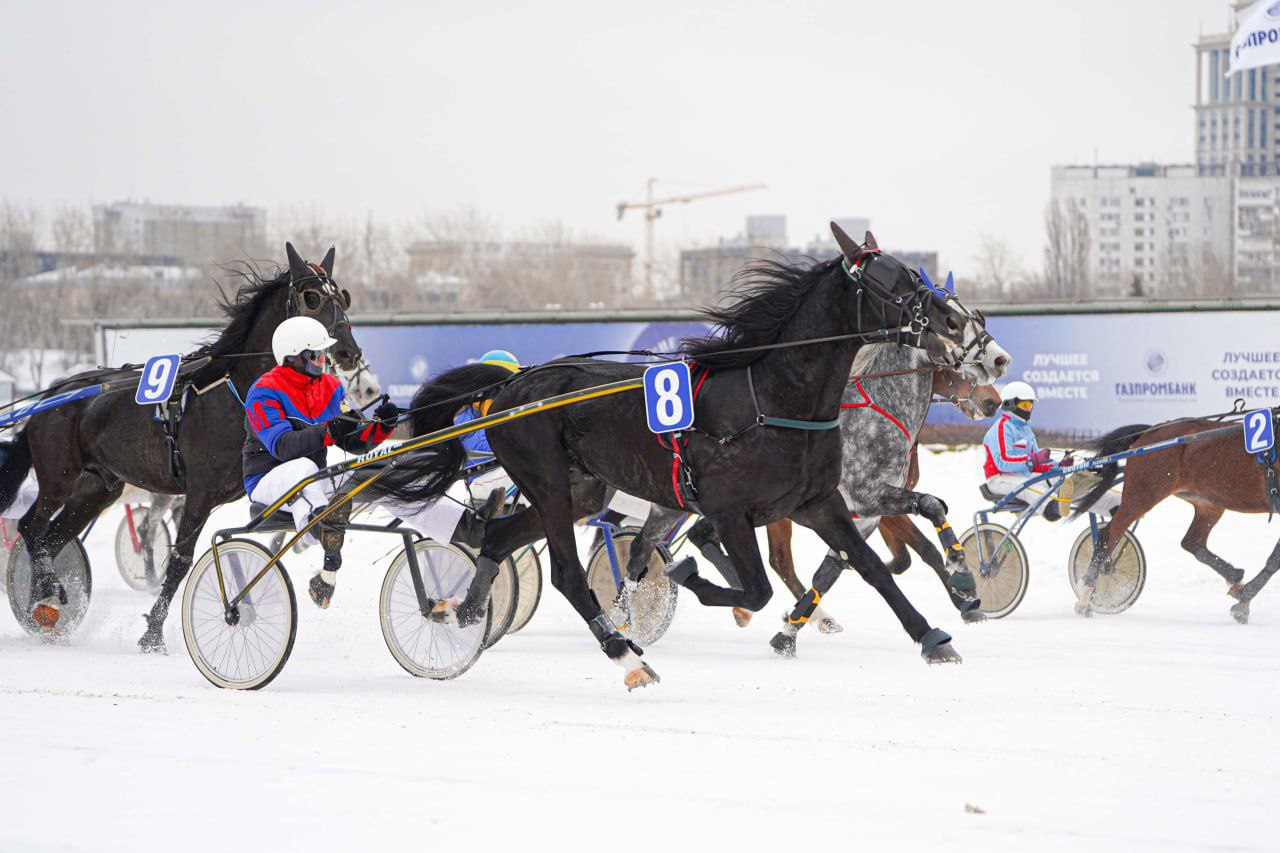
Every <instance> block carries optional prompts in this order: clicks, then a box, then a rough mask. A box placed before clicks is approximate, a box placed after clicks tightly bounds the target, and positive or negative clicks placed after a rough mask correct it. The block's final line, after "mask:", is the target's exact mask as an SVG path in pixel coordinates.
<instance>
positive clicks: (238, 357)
mask: <svg viewBox="0 0 1280 853" xmlns="http://www.w3.org/2000/svg"><path fill="white" fill-rule="evenodd" d="M285 250H286V253H287V254H288V257H289V268H288V269H287V270H285V271H283V272H281V273H280V274H278V275H277V276H276V277H275V278H272V279H270V280H263V279H262V278H260V277H259V276H258V275H257V274H256V273H255V272H253V271H251V270H249V269H246V270H244V271H243V272H241V273H240V275H242V276H243V277H244V278H245V279H246V283H245V284H244V285H243V286H242V287H241V288H240V289H239V291H238V292H237V293H236V295H235V298H234V299H232V300H228V301H225V302H224V304H223V308H224V309H225V311H226V315H227V318H228V323H227V326H226V328H225V329H223V330H222V332H221V333H220V334H219V335H218V336H217V337H216V338H215V339H213V340H212V341H210V342H209V343H207V344H205V345H204V346H202V347H201V348H200V349H198V350H196V351H195V352H194V353H192V356H191V357H192V358H200V357H204V356H207V357H209V358H210V359H212V360H211V361H210V362H209V363H208V364H207V365H206V366H204V367H202V368H200V369H199V370H197V371H195V372H194V373H193V374H191V375H190V377H189V380H188V382H189V387H190V389H191V390H190V393H189V394H187V399H186V408H185V411H184V412H183V413H182V418H181V421H180V424H179V425H178V428H177V450H178V454H179V455H178V458H179V459H180V460H181V463H180V464H175V461H174V457H173V456H172V454H171V452H170V445H169V442H168V440H167V439H166V437H165V432H164V428H163V425H162V423H160V422H158V421H157V420H156V419H155V411H154V409H153V407H150V406H139V405H137V404H136V403H134V401H133V394H132V392H129V393H115V394H106V395H102V396H98V397H92V398H90V399H88V400H85V401H80V402H74V403H69V404H67V405H64V406H59V407H57V408H54V409H49V410H47V411H44V412H41V413H39V414H37V415H36V416H34V417H33V418H31V420H30V421H28V422H27V424H26V426H25V427H24V428H23V430H22V432H21V433H19V434H18V436H17V438H16V439H15V440H14V441H13V442H12V443H11V444H10V445H8V446H7V447H6V450H7V451H8V454H7V459H6V460H5V462H4V465H3V467H2V468H0V511H3V509H4V508H6V507H8V506H9V504H11V503H12V502H13V498H14V496H15V495H16V494H17V490H18V487H19V486H20V485H21V483H22V480H23V478H25V477H26V476H27V472H28V471H29V470H30V469H31V467H32V466H33V465H34V466H35V469H36V479H37V481H38V482H39V485H40V495H39V497H38V498H37V500H36V502H35V503H34V504H33V505H32V507H31V509H29V510H28V511H27V513H26V514H25V515H24V516H23V517H22V520H21V521H19V522H18V531H19V532H20V533H21V534H22V537H23V539H24V540H26V543H27V546H28V548H29V549H30V551H31V556H32V572H33V578H32V589H33V590H37V589H41V590H44V591H47V592H48V593H50V594H52V595H60V596H62V597H63V598H64V599H65V592H63V591H62V590H61V588H60V587H61V584H60V583H59V581H58V580H57V578H56V576H55V575H54V573H53V562H52V556H53V555H54V554H57V553H58V552H59V551H61V549H62V546H63V545H64V544H66V543H67V542H68V541H69V540H71V539H72V538H74V537H76V536H78V535H79V534H80V532H81V531H82V530H83V529H84V528H85V526H86V525H87V524H88V523H89V522H90V521H92V520H93V519H94V518H96V517H97V515H98V514H99V513H100V512H102V511H103V510H104V509H105V508H106V507H108V506H110V505H111V503H112V502H114V501H115V500H116V498H118V497H119V496H120V492H121V491H122V490H123V489H124V486H125V484H130V485H134V486H137V487H139V488H142V489H145V490H147V491H149V492H160V493H165V494H185V495H186V496H187V502H186V509H185V510H184V511H183V513H182V519H181V521H180V522H179V524H178V536H177V541H176V542H175V543H174V546H173V552H172V554H171V555H170V557H169V563H168V566H167V568H166V572H165V578H164V583H163V585H162V586H161V588H160V596H159V598H157V599H156V603H155V605H154V606H153V607H152V608H151V613H150V614H149V615H148V616H147V630H146V633H144V634H143V635H142V639H141V640H139V641H138V644H139V645H140V646H141V647H142V649H143V651H163V649H164V634H163V628H164V620H165V617H166V615H167V614H168V612H169V603H170V602H171V601H172V600H173V596H174V593H175V592H176V591H177V589H178V585H179V584H180V583H182V579H183V577H185V575H186V573H187V570H188V569H189V568H190V566H191V554H192V551H193V549H194V548H195V544H196V538H197V537H198V536H199V535H200V531H201V530H202V529H203V528H204V524H205V521H206V520H207V519H208V518H209V514H210V513H211V512H213V510H214V508H216V507H217V506H219V505H220V504H224V503H227V502H228V501H233V500H235V499H237V498H239V497H240V496H242V495H243V494H244V483H243V481H242V477H241V462H240V452H241V447H242V445H243V444H244V409H243V407H242V406H241V403H240V400H242V399H243V398H244V395H245V394H246V393H247V392H248V390H249V386H250V385H252V384H253V383H254V381H255V380H257V378H258V377H259V376H261V375H262V374H263V373H265V372H266V371H267V370H268V369H269V368H270V367H271V366H272V365H273V364H274V363H275V360H274V358H273V357H272V355H271V335H272V333H273V332H274V331H275V328H276V326H278V325H279V324H280V323H281V322H282V321H284V320H285V319H287V318H288V317H291V316H294V315H298V314H305V315H309V316H313V317H315V318H316V319H318V320H319V321H320V322H321V323H324V324H325V326H326V328H328V330H329V334H330V335H331V336H332V337H334V338H336V339H337V340H338V344H337V345H336V346H335V347H334V356H335V357H336V359H337V361H338V364H339V366H340V367H342V368H344V369H348V370H349V369H351V368H353V367H355V366H356V364H357V362H358V361H359V359H360V356H361V352H360V347H359V346H357V345H356V342H355V339H354V338H353V337H352V335H351V322H350V321H349V320H348V319H347V313H346V309H347V308H348V307H349V305H350V301H351V298H350V296H349V295H348V294H347V293H346V291H342V290H339V289H338V288H337V286H336V285H335V284H334V283H333V279H332V274H333V260H334V250H333V249H332V248H331V249H329V253H328V254H327V255H325V258H324V260H323V261H322V262H321V263H319V264H311V263H306V262H304V261H303V260H302V258H301V257H299V256H298V253H297V252H296V251H294V248H293V246H292V245H289V244H286V246H285ZM91 377H92V381H100V380H101V375H100V372H95V373H94V374H82V375H80V376H78V377H72V378H71V379H70V380H68V382H67V383H66V384H65V385H63V386H61V387H60V388H59V390H66V389H68V388H74V387H76V386H77V385H78V384H89V382H90V378H91ZM224 380H225V381H224ZM224 384H229V386H230V387H226V388H224V387H222V386H223V385H224ZM175 393H181V391H175ZM59 510H61V511H59ZM40 597H41V596H39V595H36V594H33V596H32V600H33V602H34V601H37V600H38V599H39V598H40ZM56 619H57V610H56V608H55V609H53V613H52V614H51V617H50V615H45V618H44V619H42V620H39V621H38V622H33V625H34V626H35V628H34V630H40V629H41V628H54V627H56Z"/></svg>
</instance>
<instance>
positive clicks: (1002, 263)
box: [973, 234, 1022, 300]
mask: <svg viewBox="0 0 1280 853" xmlns="http://www.w3.org/2000/svg"><path fill="white" fill-rule="evenodd" d="M973 260H974V265H975V266H976V267H977V270H978V272H977V277H976V279H977V280H976V281H975V282H974V284H975V289H976V290H977V292H978V293H979V294H980V295H981V297H982V298H984V299H993V300H994V299H1004V298H1007V297H1010V296H1012V295H1013V290H1014V282H1015V281H1016V280H1017V279H1018V277H1019V276H1021V274H1022V271H1021V270H1020V269H1019V264H1018V257H1017V254H1016V253H1015V252H1014V251H1013V247H1011V246H1010V245H1009V243H1008V241H1006V240H1004V239H1002V238H1000V237H996V236H994V235H991V234H983V235H982V237H981V239H980V240H979V241H978V252H977V254H976V255H974V258H973Z"/></svg>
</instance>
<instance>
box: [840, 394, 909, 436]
mask: <svg viewBox="0 0 1280 853" xmlns="http://www.w3.org/2000/svg"><path fill="white" fill-rule="evenodd" d="M853 387H854V388H857V389H858V393H859V394H861V395H862V402H861V403H841V404H840V408H842V409H866V408H870V409H871V411H873V412H877V413H879V414H881V415H883V416H884V417H885V418H887V419H888V420H889V423H891V424H893V425H894V426H896V427H897V428H898V429H900V430H902V434H903V435H905V436H906V437H907V438H911V431H910V430H908V429H907V428H906V427H904V426H903V425H902V421H900V420H898V419H897V418H895V417H894V416H893V415H891V414H889V413H888V412H887V411H885V410H884V409H882V408H880V407H879V406H877V405H876V403H875V401H874V400H872V399H871V397H870V395H869V394H867V392H866V389H864V388H863V387H862V380H861V379H855V380H853Z"/></svg>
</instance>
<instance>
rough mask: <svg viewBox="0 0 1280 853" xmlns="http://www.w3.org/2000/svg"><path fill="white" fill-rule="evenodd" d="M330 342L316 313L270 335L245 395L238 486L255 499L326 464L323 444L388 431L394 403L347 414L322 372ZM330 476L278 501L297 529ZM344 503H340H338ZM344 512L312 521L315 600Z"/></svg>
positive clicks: (329, 593) (374, 438) (334, 562)
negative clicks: (320, 556) (267, 356)
mask: <svg viewBox="0 0 1280 853" xmlns="http://www.w3.org/2000/svg"><path fill="white" fill-rule="evenodd" d="M335 343H337V341H336V340H334V339H333V338H331V337H329V332H328V330H327V329H325V327H324V326H323V325H322V324H321V323H320V322H319V321H317V320H314V319H312V318H310V317H290V318H289V319H288V320H285V321H284V322H283V323H281V324H280V325H279V326H277V327H276V330H275V332H274V333H273V334H272V336H271V350H272V353H273V354H274V355H275V358H276V365H277V366H276V367H274V368H272V369H271V370H269V371H267V372H266V373H264V374H263V375H262V376H261V377H259V379H258V381H257V382H255V383H253V385H252V386H251V387H250V388H249V393H248V394H246V395H245V398H244V409H245V418H246V421H247V429H246V430H245V440H244V449H243V452H242V464H243V473H244V490H245V493H246V494H248V495H249V499H250V500H251V501H253V502H255V503H260V504H263V505H267V506H269V505H271V504H273V503H275V502H276V501H277V500H279V499H280V498H282V497H284V496H285V495H286V494H288V493H289V491H290V490H291V489H292V488H293V487H294V486H295V485H297V484H298V483H299V482H300V481H302V480H304V479H306V478H308V477H310V476H312V475H314V474H315V473H316V472H318V471H319V470H320V469H321V468H323V467H324V466H325V464H326V460H325V456H326V454H327V451H328V448H329V447H330V446H332V445H336V446H338V447H340V448H342V449H343V450H345V451H347V452H348V453H364V452H366V451H368V450H370V449H372V448H374V447H376V446H377V445H379V444H381V443H382V442H383V441H384V440H386V438H387V436H389V435H391V430H392V428H393V425H394V423H395V418H396V416H397V415H398V414H399V411H400V410H399V409H398V408H397V407H396V405H395V404H394V403H391V402H384V403H383V404H382V405H380V406H378V408H377V409H376V410H375V411H374V419H373V420H364V419H362V418H361V417H360V416H359V415H358V414H357V413H352V412H351V409H350V406H349V405H348V404H347V401H346V392H344V391H343V390H342V386H341V384H339V382H338V380H337V379H335V378H334V377H333V376H330V375H328V374H326V373H325V372H324V362H325V356H324V352H325V350H327V349H329V347H331V346H333V345H334V344H335ZM332 488H333V486H332V484H330V483H320V482H315V483H310V484H308V485H306V486H304V487H303V488H302V490H301V491H300V492H299V493H298V494H297V495H296V496H295V497H294V498H293V499H292V500H291V501H289V503H287V504H285V507H286V508H287V509H288V510H289V512H291V513H292V514H293V521H294V525H295V526H296V527H297V528H298V529H299V530H301V529H302V528H303V527H305V526H306V524H307V522H308V521H310V520H311V517H312V516H313V515H315V514H316V513H317V512H319V511H320V510H322V509H324V508H325V506H326V505H328V503H329V493H330V492H331V491H332ZM347 506H349V505H346V504H344V508H345V507H347ZM346 515H347V513H346V512H343V511H342V510H339V511H335V512H334V513H333V514H332V515H330V516H329V519H326V521H324V522H322V523H321V524H320V525H318V531H319V534H320V536H319V538H320V543H321V544H322V545H323V546H324V552H325V553H324V568H323V569H322V570H321V572H320V574H318V575H316V576H315V577H313V578H312V579H311V588H310V593H311V598H312V599H313V600H314V601H315V602H316V604H319V605H320V606H321V607H324V606H327V605H328V603H329V600H330V599H331V598H332V597H333V589H334V581H335V580H336V579H337V577H336V573H337V570H338V568H339V567H340V566H341V565H342V553H341V549H342V540H343V526H344V523H345V519H346Z"/></svg>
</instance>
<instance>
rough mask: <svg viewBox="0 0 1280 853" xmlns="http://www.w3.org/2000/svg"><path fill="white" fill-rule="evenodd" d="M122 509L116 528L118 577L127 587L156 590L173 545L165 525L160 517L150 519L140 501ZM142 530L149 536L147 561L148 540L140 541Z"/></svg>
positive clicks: (145, 590)
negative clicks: (134, 505) (149, 559)
mask: <svg viewBox="0 0 1280 853" xmlns="http://www.w3.org/2000/svg"><path fill="white" fill-rule="evenodd" d="M124 513H125V514H124V518H122V519H120V528H119V529H118V530H116V566H117V567H118V568H119V569H120V577H122V578H124V582H125V583H127V584H128V585H129V588H130V589H136V590H138V591H139V592H150V593H156V592H159V591H160V582H161V581H162V580H164V572H165V566H166V565H167V564H168V562H169V552H170V551H171V550H172V549H173V539H172V537H170V535H169V525H167V524H165V521H164V519H163V518H157V519H152V518H151V510H150V508H148V507H144V506H141V505H139V506H137V507H136V508H134V507H131V506H126V507H125V511H124ZM144 531H145V532H146V536H147V538H148V539H150V551H151V561H150V564H149V565H148V561H147V544H148V543H147V542H145V541H143V535H144Z"/></svg>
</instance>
